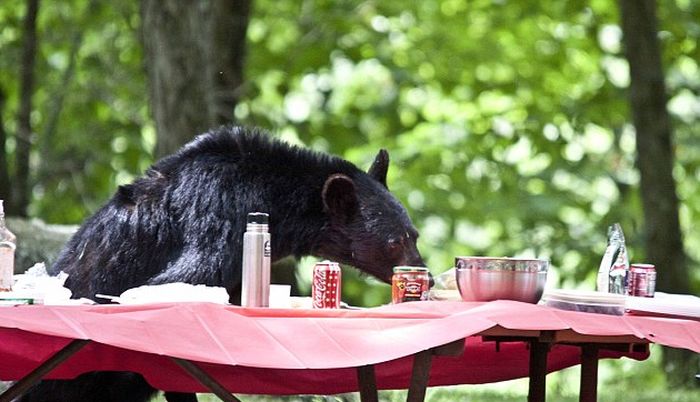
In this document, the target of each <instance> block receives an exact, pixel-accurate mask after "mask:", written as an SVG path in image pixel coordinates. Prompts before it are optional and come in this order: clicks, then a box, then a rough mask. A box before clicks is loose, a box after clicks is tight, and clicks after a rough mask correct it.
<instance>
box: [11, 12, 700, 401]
mask: <svg viewBox="0 0 700 402" xmlns="http://www.w3.org/2000/svg"><path fill="white" fill-rule="evenodd" d="M32 3H34V4H35V6H36V7H37V13H36V20H35V30H36V38H35V41H34V43H35V47H34V49H33V61H32V62H31V63H27V55H28V54H29V53H32V49H31V46H29V44H30V43H31V42H28V41H27V38H28V36H29V35H28V32H29V31H28V30H27V28H26V27H25V24H26V22H27V18H26V16H27V14H28V13H27V10H28V9H29V8H30V6H31V4H32ZM230 3H231V4H233V5H234V8H237V7H238V8H237V9H236V10H233V13H232V14H231V15H235V16H236V18H239V19H240V20H237V21H238V22H239V23H241V24H239V28H241V26H240V25H242V32H243V33H244V35H243V42H242V44H243V45H244V51H241V50H240V49H237V50H236V52H237V53H235V52H234V54H233V56H234V58H233V60H235V63H233V64H236V63H240V64H241V66H242V71H239V72H238V73H240V75H241V79H242V81H240V82H237V83H236V85H235V87H232V88H228V89H227V91H228V92H225V93H224V95H225V96H228V97H229V98H230V99H229V100H230V102H229V103H224V106H226V107H224V109H223V112H220V113H219V116H218V117H217V118H214V119H210V120H207V121H208V122H211V123H217V124H218V123H221V122H236V123H239V124H246V125H257V126H261V127H264V128H266V129H268V130H270V131H271V132H272V133H273V134H274V135H275V136H278V137H280V138H282V139H284V140H285V141H288V142H291V143H295V144H301V145H304V146H308V147H310V148H313V149H316V150H322V151H327V152H330V153H333V154H337V155H340V156H342V157H344V158H346V159H348V160H350V161H352V162H354V163H355V164H357V165H358V166H359V167H362V168H367V167H368V166H369V164H370V163H371V161H372V158H373V157H374V155H375V154H376V152H377V150H378V149H380V148H386V149H387V150H388V151H389V154H390V157H391V167H390V170H389V177H388V184H389V188H390V189H391V190H392V192H393V193H394V194H395V195H396V196H397V197H398V198H399V199H400V200H401V201H402V202H403V203H404V205H405V206H406V208H407V209H408V211H409V214H410V216H411V217H412V219H413V221H414V223H415V225H416V227H417V228H418V229H419V231H420V233H421V237H420V240H419V249H420V250H421V253H422V254H423V256H424V258H425V260H426V263H427V264H428V266H429V267H430V268H431V270H432V271H433V273H440V272H442V271H444V270H446V269H448V268H449V267H451V266H452V261H453V258H454V256H456V255H492V256H505V255H507V256H531V257H539V258H547V259H550V260H551V272H552V274H551V277H550V278H549V283H548V286H551V287H565V288H585V289H593V288H594V287H595V273H596V270H597V267H598V264H599V263H600V259H601V257H602V254H603V252H604V249H605V246H606V232H607V227H608V226H609V225H611V224H612V223H614V222H620V223H621V225H622V227H623V229H624V232H625V235H626V238H627V244H628V247H629V255H630V259H631V261H632V262H644V261H647V254H648V250H647V249H646V248H645V243H644V236H645V230H646V228H645V222H644V211H643V206H642V205H643V203H642V194H641V190H640V171H639V169H638V165H637V158H638V153H637V151H638V149H637V137H636V131H637V130H636V129H635V127H634V125H633V123H632V117H631V116H632V114H631V110H630V103H629V97H628V90H629V87H630V80H631V76H630V68H629V63H628V60H627V58H626V57H625V53H624V48H623V42H622V41H623V30H622V26H621V22H620V21H621V15H620V9H619V4H618V3H617V2H611V1H603V0H589V1H573V0H567V1H556V2H541V1H534V0H523V1H517V2H514V1H505V0H492V1H487V0H474V1H466V0H441V1H439V0H435V1H415V2H411V1H407V2H398V1H395V2H391V1H372V0H366V1H359V0H354V1H350V0H341V1H331V0H325V1H324V0H320V1H311V0H303V1H283V2H280V1H272V0H254V1H240V2H237V1H233V2H230ZM642 3H644V4H646V5H649V4H651V6H652V7H655V12H656V17H657V18H658V32H656V33H655V37H656V38H657V39H658V43H659V44H660V46H661V53H660V55H661V60H662V65H663V69H664V70H663V71H664V77H665V78H664V80H663V81H664V84H665V91H666V95H667V97H668V102H667V103H666V109H667V111H668V113H669V115H670V119H671V120H670V122H671V127H672V137H671V138H670V141H671V142H672V146H671V150H672V153H673V158H674V159H673V165H672V174H673V179H674V184H675V190H674V191H676V193H677V196H678V200H679V205H678V213H679V221H680V228H681V234H682V239H683V249H684V251H685V255H686V257H687V259H686V260H685V261H684V264H683V265H682V273H683V275H686V274H687V278H688V280H687V281H686V280H685V279H683V280H682V282H683V283H686V285H687V289H690V291H691V292H694V293H695V294H697V293H698V291H699V290H700V269H698V264H699V261H700V232H699V231H697V230H696V229H695V224H696V223H697V222H698V221H700V191H699V188H698V187H699V186H700V184H699V183H700V135H698V133H699V132H700V119H699V117H700V97H699V95H698V94H699V93H700V68H699V65H698V63H699V60H700V48H699V47H698V39H699V38H700V1H697V0H675V1H666V2H659V4H655V3H654V2H648V1H645V2H642ZM159 4H160V7H162V9H160V10H156V11H155V12H154V11H153V9H154V8H156V9H157V8H158V7H159V6H158V5H159ZM177 4H178V2H176V1H163V2H154V1H147V0H144V1H141V2H139V1H134V0H130V1H120V2H101V1H97V0H66V1H60V2H49V1H44V2H40V3H39V2H37V1H36V0H4V1H3V2H2V3H0V93H1V95H2V96H0V129H1V131H2V137H0V139H2V142H0V145H4V146H0V154H2V159H0V169H2V170H0V173H2V174H0V195H1V196H2V197H0V198H6V199H10V200H11V201H12V202H11V203H10V204H9V205H10V207H6V209H7V210H8V212H9V214H10V215H12V214H16V215H25V216H28V217H31V218H39V219H41V220H44V221H46V222H48V223H59V224H79V223H80V222H82V221H83V219H85V218H86V217H87V216H89V215H90V214H91V213H93V212H95V211H96V210H97V209H98V208H99V207H100V206H101V205H102V204H103V203H104V202H105V201H106V200H107V199H108V198H109V197H110V196H111V195H112V194H113V193H114V191H115V189H116V187H117V186H118V185H121V184H125V183H129V182H130V181H132V180H133V179H134V178H135V177H137V176H138V175H140V174H141V173H142V172H143V171H144V170H145V169H146V168H147V167H148V166H149V165H150V164H151V163H153V162H154V160H155V159H156V158H157V157H158V156H161V155H160V152H157V149H159V148H158V146H159V144H160V143H164V139H165V138H166V137H167V136H168V135H169V133H168V132H165V131H164V130H163V126H162V122H161V121H159V120H158V118H157V117H156V118H154V110H155V109H156V107H154V106H155V105H156V104H157V103H158V102H159V101H158V99H156V98H155V97H154V95H153V91H154V88H156V89H157V88H160V87H158V85H164V84H163V83H160V84H158V83H156V81H155V79H154V69H155V71H158V70H157V68H159V66H158V65H157V63H154V62H153V60H161V59H157V57H159V56H158V50H159V49H161V50H162V43H161V47H160V48H159V47H158V46H159V45H158V44H157V43H156V45H155V47H154V46H153V42H150V43H151V47H149V40H151V41H154V40H156V39H158V38H160V36H158V35H160V34H162V33H163V32H166V34H167V32H168V31H167V29H171V30H174V31H173V32H175V31H177V30H178V29H180V30H185V26H187V27H190V29H193V31H194V32H197V26H196V25H192V26H190V25H187V24H185V22H187V21H185V18H194V17H192V15H193V14H197V13H199V14H197V16H201V17H202V18H201V19H202V21H203V22H204V23H205V26H209V25H214V24H215V23H216V24H221V22H220V19H216V21H215V18H216V17H217V16H218V17H220V16H225V15H224V13H223V12H222V13H217V12H211V10H216V8H215V6H216V4H218V3H217V2H216V1H214V0H212V1H206V0H201V1H197V2H190V3H187V2H183V3H180V6H179V10H178V9H177V8H178V6H177ZM183 4H184V5H183ZM640 4H641V3H640ZM186 7H191V8H193V10H194V9H197V10H199V11H197V13H195V12H194V11H192V12H190V13H188V12H187V10H185V12H184V13H183V10H182V9H183V8H186ZM157 12H161V14H157ZM148 13H151V14H148ZM153 13H156V15H160V17H161V20H159V21H161V22H163V21H166V22H173V21H174V22H175V23H170V24H168V23H164V24H161V25H158V24H150V23H149V24H142V21H143V20H144V19H145V18H152V17H153V15H154V14H153ZM188 14H189V17H183V15H188ZM163 15H165V16H166V17H167V18H165V19H163V18H164V17H163ZM168 18H169V19H168ZM178 18H180V19H182V21H178ZM149 21H151V20H149ZM188 21H189V20H188ZM192 21H194V20H192ZM202 21H199V23H202ZM178 22H181V23H182V24H178ZM190 22H191V21H190ZM192 24H195V22H192ZM207 24H208V25H207ZM192 27H194V28H192ZM215 28H216V27H215ZM159 29H160V30H161V31H159ZM174 35H175V34H174V33H173V34H172V35H171V37H175V36H174ZM212 35H213V36H208V37H207V36H205V37H203V38H200V39H199V43H205V44H208V45H211V48H209V47H207V45H204V47H205V48H206V49H205V50H207V52H204V53H202V54H203V55H204V56H202V58H201V59H198V58H197V59H193V58H192V57H191V56H181V57H189V58H188V59H187V60H186V61H182V65H177V68H179V69H180V70H178V69H177V68H176V69H175V71H181V72H182V74H181V75H182V76H183V77H186V78H187V79H189V80H191V82H192V85H193V86H194V85H195V84H196V82H197V79H198V77H200V76H206V75H207V74H212V75H221V74H223V72H222V71H218V70H216V71H213V73H212V70H211V65H217V63H219V62H220V61H221V60H223V61H226V60H229V59H227V58H226V57H223V53H224V52H230V48H231V47H232V46H233V45H232V44H233V41H229V39H230V37H229V38H227V37H226V36H225V35H224V40H216V38H219V39H220V37H217V36H216V35H214V34H212ZM166 36H167V35H166ZM212 38H213V39H212ZM195 42H196V41H195ZM144 43H145V45H144ZM197 46H198V45H197V43H194V44H190V43H189V42H188V43H182V47H183V49H184V50H183V52H184V51H185V50H192V49H189V47H193V48H197ZM226 48H228V50H226ZM154 49H155V50H154ZM219 49H224V50H219ZM200 50H201V49H200ZM154 57H155V59H154ZM227 57H231V55H228V56H227ZM170 60H171V61H172V60H173V59H170ZM176 60H180V59H176ZM183 60H184V59H183ZM188 63H189V64H188ZM231 64H232V63H227V66H230V65H231ZM217 66H218V65H217ZM218 68H219V67H216V69H218ZM28 71H29V72H30V74H32V75H33V76H32V77H31V82H32V85H31V87H30V88H29V90H27V89H26V87H24V88H25V89H22V88H23V86H22V83H26V73H27V72H28ZM177 76H178V74H177V73H176V74H175V75H174V76H173V77H177ZM165 85H166V86H167V82H166V84H165ZM213 88H214V90H212V91H208V92H213V93H212V94H211V95H212V96H213V97H214V98H216V97H217V96H219V95H220V94H219V93H218V92H216V91H217V89H216V88H217V87H213ZM149 90H150V92H149ZM23 99H29V102H30V109H29V110H28V113H26V112H27V110H26V107H25V108H24V109H23V107H22V104H23ZM173 99H176V100H177V101H178V102H181V103H182V104H183V105H186V104H188V103H190V104H191V103H193V104H194V105H195V107H196V106H197V105H198V103H197V102H200V103H199V104H201V105H202V109H206V108H207V107H208V106H206V105H205V104H204V103H203V102H204V101H202V100H201V99H194V98H192V97H191V96H188V95H187V94H186V93H185V94H184V95H182V96H181V98H179V99H178V98H177V97H176V98H173ZM214 102H216V99H215V100H214ZM175 103H177V102H175ZM23 110H24V112H25V113H23ZM202 113H203V114H204V113H205V111H204V110H203V111H202ZM222 114H223V117H222V116H221V115H222ZM25 115H26V118H23V116H25ZM156 115H157V112H156ZM168 118H169V119H175V118H176V116H166V120H167V119H168ZM23 121H25V122H24V123H23ZM23 124H24V126H23ZM194 126H195V127H199V126H197V125H194ZM27 127H28V128H29V131H26V128H27ZM206 128H208V127H201V129H199V131H191V132H189V134H188V135H189V136H190V138H191V137H193V136H194V135H196V134H197V133H198V132H201V131H204V130H205V129H206ZM23 130H25V131H23ZM23 132H26V134H23ZM173 135H174V134H173ZM23 146H24V147H23ZM23 148H25V149H28V151H27V152H24V153H23V151H22V149H23ZM23 159H26V165H27V166H28V170H27V172H26V174H25V175H23V176H22V175H21V172H20V171H21V168H20V166H21V163H20V162H21V161H22V160H23ZM3 175H4V176H6V178H7V180H8V182H7V183H6V184H5V185H4V187H3V184H2V176H3ZM17 183H26V191H25V193H26V197H22V196H18V194H19V193H20V192H21V190H18V187H20V186H17V185H16V184H17ZM651 191H653V189H652V190H651ZM13 192H14V193H13ZM313 261H314V260H313V259H305V260H303V261H302V262H301V264H300V265H301V267H300V269H299V270H298V271H297V277H298V280H299V281H300V285H301V288H302V289H303V290H304V291H308V286H309V285H308V278H309V277H310V274H309V269H310V268H309V267H310V266H311V264H313ZM663 268H664V267H659V276H660V277H662V276H663V275H664V270H663ZM344 275H345V276H344V287H343V295H344V296H343V298H344V299H345V300H346V301H347V302H349V303H351V304H356V305H365V306H374V305H379V304H383V303H386V302H387V301H389V299H390V293H389V288H388V286H386V285H382V284H379V283H378V282H376V281H374V280H373V279H371V278H366V277H363V276H360V275H358V274H357V273H356V272H355V271H354V270H352V269H345V270H344ZM687 289H684V290H687ZM665 290H669V291H673V290H674V289H673V288H668V289H665ZM694 364H695V370H697V363H694ZM614 367H616V368H614V370H618V375H620V376H623V374H621V373H623V372H627V370H632V369H633V368H634V367H636V365H633V366H630V365H626V366H614ZM653 367H655V369H654V370H656V371H654V370H651V372H652V374H651V376H652V377H653V376H654V375H660V374H659V373H660V372H661V369H660V368H659V367H660V365H658V364H657V365H654V366H653ZM654 373H655V374H654ZM625 375H627V374H625ZM645 378H646V377H645ZM613 382H614V381H613ZM680 382H681V383H683V384H686V385H688V384H689V383H692V381H688V379H687V378H684V379H683V380H682V381H680ZM643 384H646V385H648V386H653V387H655V388H654V389H663V388H664V387H665V385H664V384H665V383H664V382H663V381H652V382H644V383H643ZM669 400H670V399H669Z"/></svg>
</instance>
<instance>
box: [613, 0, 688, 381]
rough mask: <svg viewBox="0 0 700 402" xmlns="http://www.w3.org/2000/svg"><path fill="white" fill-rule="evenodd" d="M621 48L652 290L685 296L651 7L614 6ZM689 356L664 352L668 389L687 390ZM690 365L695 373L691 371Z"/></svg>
mask: <svg viewBox="0 0 700 402" xmlns="http://www.w3.org/2000/svg"><path fill="white" fill-rule="evenodd" d="M620 10H621V18H622V31H623V42H624V46H625V52H626V56H627V60H628V61H629V66H630V78H631V80H630V88H629V98H630V105H631V110H632V118H633V121H634V126H635V131H636V135H637V168H638V169H639V172H640V177H641V183H640V187H641V197H642V207H643V210H644V223H645V237H644V244H645V249H646V260H647V261H648V262H650V263H652V264H654V265H656V268H657V273H658V274H657V288H658V289H659V290H662V291H665V292H674V293H688V292H689V290H690V289H689V283H690V277H689V273H688V268H687V266H686V255H685V251H684V249H683V240H682V235H681V228H680V221H679V217H678V197H677V195H676V184H675V181H674V178H673V162H674V156H673V146H672V128H671V119H670V117H669V114H668V110H667V109H666V103H667V100H668V98H667V94H666V88H665V84H664V73H663V67H662V62H661V50H660V45H659V41H658V38H657V21H656V2H655V1H654V0H620ZM692 360H693V355H692V354H689V353H685V352H682V351H679V350H673V349H666V350H665V353H664V364H665V366H666V369H667V370H666V372H667V374H668V379H669V382H670V383H672V384H673V383H678V384H683V383H685V384H691V383H692V382H693V381H694V379H693V375H694V374H695V371H697V363H692ZM693 365H695V367H693Z"/></svg>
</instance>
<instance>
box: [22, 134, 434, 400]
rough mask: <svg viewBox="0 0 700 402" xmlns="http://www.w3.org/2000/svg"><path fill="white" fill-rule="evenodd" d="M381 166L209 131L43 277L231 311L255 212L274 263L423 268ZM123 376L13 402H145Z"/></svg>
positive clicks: (98, 221)
mask: <svg viewBox="0 0 700 402" xmlns="http://www.w3.org/2000/svg"><path fill="white" fill-rule="evenodd" d="M388 165H389V157H388V154H387V152H386V151H385V150H380V151H379V153H378V155H377V156H376V158H375V160H374V162H373V164H372V166H371V167H370V169H369V171H368V172H367V173H365V172H363V171H361V170H360V169H358V168H357V167H356V166H354V165H353V164H351V163H350V162H347V161H345V160H343V159H341V158H338V157H334V156H331V155H327V154H322V153H319V152H312V151H310V150H307V149H303V148H299V147H294V146H290V145H288V144H285V143H282V142H279V141H275V140H272V139H271V138H270V137H269V136H268V135H267V134H266V133H264V132H262V131H261V130H257V129H247V128H242V127H229V128H220V129H218V130H214V131H211V132H209V133H206V134H203V135H200V136H199V137H197V138H196V139H195V140H193V141H192V142H190V143H189V144H187V145H185V146H184V147H183V148H182V149H181V150H180V151H178V152H177V153H175V154H174V155H171V156H168V157H165V158H163V159H161V160H160V161H158V162H156V163H155V164H154V165H153V166H152V167H151V168H150V169H149V170H148V171H147V172H146V174H145V176H143V177H141V178H139V179H137V180H136V181H134V183H133V184H130V185H126V186H121V187H119V189H118V191H117V193H116V194H115V195H114V197H113V198H112V199H111V200H110V201H109V202H108V203H107V204H106V205H105V206H104V207H102V208H101V209H100V210H99V211H97V213H95V215H94V216H92V217H91V218H89V219H88V220H87V221H86V222H85V223H84V224H83V225H82V227H81V228H80V229H79V230H78V232H77V233H76V234H75V235H74V237H73V238H72V239H71V240H70V241H69V242H68V244H67V245H66V247H65V248H64V250H63V251H62V252H61V254H60V256H59V258H58V259H57V261H56V263H55V264H54V265H53V266H52V267H51V270H52V272H54V273H57V272H60V271H64V272H66V273H68V274H69V277H68V280H67V282H66V286H67V287H69V288H70V289H71V290H72V291H73V295H74V297H89V298H94V296H95V294H98V293H102V294H109V295H119V294H120V293H121V292H123V291H125V290H127V289H129V288H132V287H136V286H140V285H144V284H162V283H169V282H186V283H191V284H206V285H211V286H224V287H226V289H227V290H228V292H229V296H230V300H231V302H232V303H236V304H237V303H238V301H239V300H240V285H241V258H242V238H243V232H244V231H245V220H246V215H247V214H248V213H249V212H254V211H260V212H266V213H268V214H269V215H270V233H271V238H272V260H273V261H275V260H278V259H280V258H283V257H286V256H290V255H293V256H297V257H300V256H304V255H314V256H318V257H321V258H325V259H329V260H333V261H337V262H340V263H343V264H347V265H351V266H354V267H356V268H358V269H360V270H361V271H363V272H366V273H368V274H371V275H373V276H376V277H377V278H379V279H381V280H382V281H385V282H390V280H391V275H392V268H393V267H394V266H397V265H419V266H423V260H422V258H421V256H420V254H419V252H418V249H417V248H416V238H417V237H418V233H417V231H416V229H415V228H414V227H413V225H412V223H411V220H410V219H409V217H408V214H407V213H406V210H405V209H404V207H403V206H402V205H401V203H400V202H399V201H398V200H397V199H396V198H395V197H394V196H393V195H392V194H391V193H390V192H389V190H388V189H387V186H386V173H387V169H388ZM125 375H126V376H128V377H129V378H127V379H126V380H128V381H127V382H128V384H129V385H126V384H120V385H116V382H115V381H117V380H116V379H115V378H114V376H113V373H95V374H89V375H86V376H83V377H85V378H82V379H78V381H77V382H73V385H77V384H80V382H83V383H85V384H82V385H79V386H78V387H71V386H70V385H69V384H64V385H66V387H65V388H64V387H63V386H62V385H59V384H57V383H58V382H53V381H52V382H49V383H50V384H46V385H44V386H39V387H37V388H36V389H35V390H34V392H31V393H30V394H28V395H26V398H25V399H24V400H25V401H39V400H43V399H42V397H41V395H42V394H44V396H45V397H48V396H47V395H46V393H45V392H41V391H42V388H44V391H47V390H48V389H51V393H50V397H49V398H48V399H47V400H66V401H69V400H78V399H75V397H74V396H73V397H72V396H71V394H72V395H75V394H73V392H77V391H78V389H80V390H82V391H83V392H84V391H85V390H87V389H91V391H90V393H91V394H92V395H90V396H89V397H87V396H86V395H85V394H84V393H83V395H82V396H81V397H80V400H95V401H98V400H110V398H109V397H108V396H107V394H110V393H112V394H113V393H118V394H121V395H120V396H118V397H117V400H130V401H135V400H146V399H147V398H148V395H149V391H150V392H151V393H152V392H153V391H152V389H151V390H148V386H147V384H145V382H144V381H143V379H142V378H141V379H134V378H131V377H133V374H128V373H127V374H125ZM90 376H92V377H90ZM100 376H103V377H104V376H107V377H108V378H101V377H100ZM136 377H140V376H136ZM81 380H82V381H81ZM69 383H70V382H69ZM100 387H102V388H103V389H100ZM108 387H110V388H111V387H115V388H112V389H106V388H108ZM71 389H72V391H71ZM144 389H145V390H144ZM61 394H63V396H65V398H62V395H61ZM125 394H128V395H125ZM142 395H146V396H145V397H144V396H142ZM86 397H87V399H86ZM166 397H168V400H178V398H180V399H179V400H196V399H192V398H194V397H193V396H185V395H175V394H171V395H168V394H166Z"/></svg>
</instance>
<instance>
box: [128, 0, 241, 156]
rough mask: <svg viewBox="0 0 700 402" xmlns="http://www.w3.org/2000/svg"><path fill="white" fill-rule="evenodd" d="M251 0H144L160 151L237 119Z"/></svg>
mask: <svg viewBox="0 0 700 402" xmlns="http://www.w3.org/2000/svg"><path fill="white" fill-rule="evenodd" d="M249 14H250V0H244V1H230V0H199V1H197V2H184V1H179V0H143V1H142V2H141V20H142V36H143V43H144V49H145V57H144V58H145V62H146V70H147V72H148V78H149V92H150V104H151V110H152V114H153V117H154V120H155V124H156V132H157V138H158V140H157V145H156V150H155V153H156V157H161V156H164V155H167V154H170V153H172V152H174V151H176V150H177V149H178V148H180V146H182V145H183V144H184V143H186V142H187V141H189V140H191V139H192V138H193V137H194V136H195V135H197V134H200V133H202V132H204V131H206V130H208V129H210V128H212V127H214V126H217V125H221V124H226V123H230V122H232V121H233V108H234V107H235V105H236V101H237V100H238V97H239V92H240V87H241V83H242V81H243V63H244V59H245V33H246V30H247V27H248V18H249Z"/></svg>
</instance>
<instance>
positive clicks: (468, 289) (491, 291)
mask: <svg viewBox="0 0 700 402" xmlns="http://www.w3.org/2000/svg"><path fill="white" fill-rule="evenodd" d="M455 267H456V268H457V269H456V272H457V274H456V276H457V287H458V288H459V293H460V295H461V296H462V300H464V301H491V300H498V299H506V300H517V301H522V302H527V303H537V302H538V301H539V300H540V298H541V297H542V292H543V291H544V285H545V282H546V280H547V269H548V268H549V261H547V260H537V259H524V258H505V257H503V258H497V257H456V258H455Z"/></svg>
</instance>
